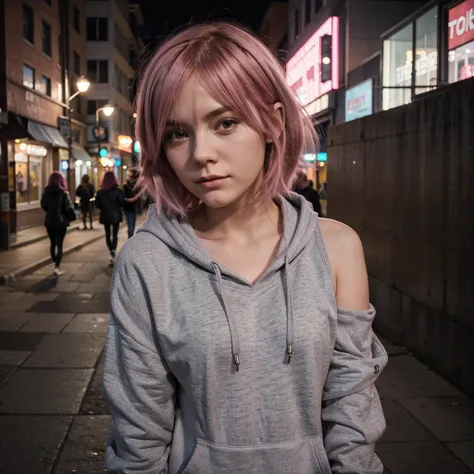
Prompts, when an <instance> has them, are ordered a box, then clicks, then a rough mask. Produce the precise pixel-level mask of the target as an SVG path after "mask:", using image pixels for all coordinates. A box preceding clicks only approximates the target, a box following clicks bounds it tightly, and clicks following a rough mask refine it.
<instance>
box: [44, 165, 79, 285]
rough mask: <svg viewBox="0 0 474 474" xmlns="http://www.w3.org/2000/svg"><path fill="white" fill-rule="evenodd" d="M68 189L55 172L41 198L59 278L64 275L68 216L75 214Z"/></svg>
mask: <svg viewBox="0 0 474 474" xmlns="http://www.w3.org/2000/svg"><path fill="white" fill-rule="evenodd" d="M66 188H67V186H66V180H65V179H64V177H63V175H62V174H61V173H60V172H59V171H53V172H52V173H51V175H50V177H49V179H48V185H47V186H46V188H45V189H44V192H43V195H42V196H41V207H42V208H43V210H44V211H45V213H46V214H45V217H44V225H45V227H46V230H47V232H48V237H49V241H50V244H51V245H50V253H51V260H52V261H53V263H54V273H55V274H56V275H57V276H59V275H62V274H63V273H64V272H63V271H62V270H61V268H60V265H61V259H62V256H63V242H64V237H65V236H66V229H67V226H68V225H69V219H68V215H70V214H71V213H72V212H74V210H73V208H72V204H71V200H70V199H69V194H68V193H67V191H66Z"/></svg>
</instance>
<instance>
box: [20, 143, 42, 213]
mask: <svg viewBox="0 0 474 474" xmlns="http://www.w3.org/2000/svg"><path fill="white" fill-rule="evenodd" d="M46 154H47V149H46V148H45V147H44V146H40V145H28V144H26V143H17V144H15V185H16V202H17V203H24V204H28V203H31V202H37V201H39V200H40V197H41V190H42V188H43V183H42V171H43V170H42V162H43V157H44V156H45V155H46Z"/></svg>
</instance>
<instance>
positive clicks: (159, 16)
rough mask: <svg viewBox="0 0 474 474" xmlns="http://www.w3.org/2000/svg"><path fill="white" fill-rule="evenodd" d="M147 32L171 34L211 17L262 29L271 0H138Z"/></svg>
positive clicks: (145, 32) (151, 34)
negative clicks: (262, 21)
mask: <svg viewBox="0 0 474 474" xmlns="http://www.w3.org/2000/svg"><path fill="white" fill-rule="evenodd" d="M137 3H139V4H140V6H141V9H142V12H143V16H144V18H145V28H144V29H143V34H144V35H147V36H154V35H167V34H169V33H171V32H173V31H174V30H175V29H176V28H177V27H179V26H181V25H185V24H189V22H190V21H193V22H199V21H204V20H207V19H210V20H212V19H228V20H233V21H237V22H239V23H243V24H245V25H247V26H248V27H250V28H252V29H254V30H255V31H258V29H259V27H260V22H261V20H262V18H263V14H264V13H265V10H266V8H267V7H268V5H269V4H270V0H234V1H230V0H220V1H218V0H138V1H137Z"/></svg>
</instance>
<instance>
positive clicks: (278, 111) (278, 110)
mask: <svg viewBox="0 0 474 474" xmlns="http://www.w3.org/2000/svg"><path fill="white" fill-rule="evenodd" d="M273 112H274V114H275V115H276V118H277V121H278V125H279V129H280V130H279V134H278V138H280V136H281V135H282V133H283V130H284V129H285V115H284V111H283V105H282V104H281V102H275V103H274V104H273Z"/></svg>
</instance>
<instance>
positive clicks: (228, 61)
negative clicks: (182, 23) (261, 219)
mask: <svg viewBox="0 0 474 474" xmlns="http://www.w3.org/2000/svg"><path fill="white" fill-rule="evenodd" d="M191 76H193V77H196V76H197V77H198V78H199V79H200V80H201V81H203V83H204V84H205V85H206V87H207V88H208V90H209V91H211V94H212V95H213V96H214V97H215V99H216V100H217V101H219V102H220V103H222V104H223V105H225V106H227V107H229V108H231V109H232V110H234V111H235V112H236V113H238V114H239V115H240V116H241V117H243V118H244V120H245V121H246V122H247V124H248V125H249V126H250V127H251V128H253V129H254V130H255V131H256V132H258V133H260V134H261V136H262V137H265V139H266V140H268V141H270V140H271V145H269V146H267V153H266V160H265V172H264V178H263V183H262V189H261V194H262V195H265V196H270V197H272V198H275V197H277V196H278V195H280V194H288V193H289V192H290V191H291V186H292V183H293V180H294V176H295V170H296V167H297V165H298V162H299V160H300V159H301V156H302V153H303V150H304V149H305V148H308V147H310V148H313V147H314V146H315V144H316V138H315V131H314V127H313V125H312V123H311V120H310V119H309V117H308V116H307V114H306V113H305V111H304V109H303V108H302V106H301V105H300V104H299V102H298V101H297V99H296V98H295V96H294V94H293V92H292V91H291V90H290V88H289V87H288V85H287V82H286V75H285V71H284V69H283V67H282V65H281V64H280V63H279V62H278V60H277V59H276V58H275V56H274V55H273V54H272V53H271V52H270V50H269V49H268V48H267V47H266V46H265V45H264V44H263V43H262V42H261V41H260V40H259V39H258V38H256V37H255V36H254V35H253V34H251V33H249V32H247V31H246V30H244V29H243V28H241V27H239V26H236V25H233V24H230V23H225V22H218V23H211V24H203V25H196V26H191V27H189V28H187V29H185V30H183V31H181V32H179V33H178V34H176V35H174V36H172V37H171V38H169V39H168V40H166V41H165V42H164V43H163V44H162V45H161V46H160V47H159V48H158V49H157V51H156V52H155V53H154V54H153V56H152V57H151V59H150V60H149V62H148V64H147V65H146V67H145V68H144V69H143V71H142V73H141V75H140V77H139V86H138V93H137V99H136V113H137V118H136V134H137V138H138V140H139V142H140V145H141V156H140V167H141V173H140V178H139V183H138V185H139V187H140V188H141V190H142V192H145V193H147V194H148V195H149V196H151V198H152V199H153V200H154V201H155V202H156V203H157V209H158V210H159V211H160V210H163V211H164V212H166V213H169V214H178V215H185V214H186V211H187V209H188V208H189V206H190V205H191V204H192V203H193V202H194V201H193V200H194V197H193V196H192V195H191V194H190V193H189V191H188V190H187V189H186V188H185V187H184V186H183V184H182V183H181V182H180V181H179V179H178V177H177V176H176V174H175V172H174V170H173V169H172V167H171V165H170V164H169V162H168V160H167V158H166V155H165V152H164V149H163V141H164V140H163V139H164V136H163V134H164V131H165V126H166V122H167V120H168V119H169V117H170V115H171V114H172V112H173V110H174V108H175V107H176V104H177V101H178V99H179V94H180V91H181V90H182V88H183V86H184V85H185V83H186V82H187V81H188V80H189V79H190V78H191ZM277 102H280V103H281V104H282V106H283V120H284V129H283V132H282V129H281V121H280V120H279V117H277V116H276V114H275V113H274V104H275V103H277Z"/></svg>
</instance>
